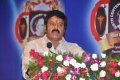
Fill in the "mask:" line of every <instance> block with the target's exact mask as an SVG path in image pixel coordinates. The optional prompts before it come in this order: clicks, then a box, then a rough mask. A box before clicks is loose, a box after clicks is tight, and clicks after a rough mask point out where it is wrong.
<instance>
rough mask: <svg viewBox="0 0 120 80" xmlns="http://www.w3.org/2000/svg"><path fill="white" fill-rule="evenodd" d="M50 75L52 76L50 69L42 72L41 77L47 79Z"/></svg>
mask: <svg viewBox="0 0 120 80" xmlns="http://www.w3.org/2000/svg"><path fill="white" fill-rule="evenodd" d="M49 76H50V72H49V71H45V72H44V73H42V74H41V78H42V79H44V80H46V79H47V78H48V77H49Z"/></svg>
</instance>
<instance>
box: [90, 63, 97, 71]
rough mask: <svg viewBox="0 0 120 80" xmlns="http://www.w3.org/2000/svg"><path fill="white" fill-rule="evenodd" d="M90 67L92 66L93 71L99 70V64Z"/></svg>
mask: <svg viewBox="0 0 120 80" xmlns="http://www.w3.org/2000/svg"><path fill="white" fill-rule="evenodd" d="M90 68H91V70H92V71H97V70H98V64H97V63H94V64H92V65H91V66H90Z"/></svg>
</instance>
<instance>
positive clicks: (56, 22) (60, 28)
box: [22, 10, 84, 78]
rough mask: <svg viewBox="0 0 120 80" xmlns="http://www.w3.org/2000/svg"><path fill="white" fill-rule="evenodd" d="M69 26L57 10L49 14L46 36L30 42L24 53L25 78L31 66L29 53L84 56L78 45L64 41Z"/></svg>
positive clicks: (46, 22) (46, 21)
mask: <svg viewBox="0 0 120 80" xmlns="http://www.w3.org/2000/svg"><path fill="white" fill-rule="evenodd" d="M66 26H67V19H66V16H65V15H64V14H63V13H62V12H60V11H57V10H54V11H50V12H48V15H47V16H46V19H45V32H46V34H45V35H44V36H43V37H42V38H39V39H37V40H33V41H31V42H29V43H28V44H27V45H26V46H25V49H24V53H23V61H22V65H23V66H22V70H23V77H24V78H27V77H28V76H27V75H26V72H27V70H28V66H27V65H28V64H29V60H30V57H29V51H30V50H31V49H34V50H35V51H37V52H40V54H41V55H44V53H46V52H48V51H51V52H53V53H56V54H57V53H58V52H59V51H61V53H64V52H71V53H73V54H76V55H78V56H80V57H81V56H82V53H83V52H84V51H83V50H82V49H81V48H80V47H79V46H78V45H77V44H75V43H70V42H67V41H66V40H65V39H64V33H65V30H66ZM48 42H51V43H52V47H51V48H50V49H48V48H47V46H46V45H47V43H48Z"/></svg>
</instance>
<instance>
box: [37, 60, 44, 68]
mask: <svg viewBox="0 0 120 80" xmlns="http://www.w3.org/2000/svg"><path fill="white" fill-rule="evenodd" d="M44 63H45V62H44V61H43V60H40V59H39V60H38V65H39V66H40V67H42V66H43V64H44Z"/></svg>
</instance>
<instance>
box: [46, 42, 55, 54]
mask: <svg viewBox="0 0 120 80" xmlns="http://www.w3.org/2000/svg"><path fill="white" fill-rule="evenodd" d="M51 47H52V43H51V42H48V43H47V48H48V49H49V52H51V53H53V54H55V53H54V52H52V51H51V50H50V48H51Z"/></svg>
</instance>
